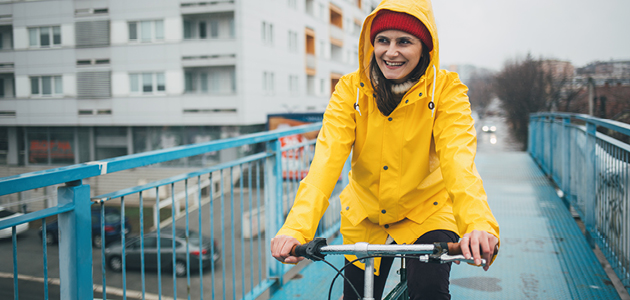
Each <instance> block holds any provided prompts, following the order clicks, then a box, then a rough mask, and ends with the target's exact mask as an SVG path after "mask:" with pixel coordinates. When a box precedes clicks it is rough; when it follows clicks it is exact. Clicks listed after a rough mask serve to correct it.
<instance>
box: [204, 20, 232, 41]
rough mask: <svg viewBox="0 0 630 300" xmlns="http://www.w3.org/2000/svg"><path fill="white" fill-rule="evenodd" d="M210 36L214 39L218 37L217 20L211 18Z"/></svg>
mask: <svg viewBox="0 0 630 300" xmlns="http://www.w3.org/2000/svg"><path fill="white" fill-rule="evenodd" d="M232 20H233V19H232ZM210 36H211V37H212V38H213V39H216V38H218V37H219V21H217V20H211V21H210ZM231 36H234V35H233V34H231Z"/></svg>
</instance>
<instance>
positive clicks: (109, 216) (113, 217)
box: [105, 213, 120, 224]
mask: <svg viewBox="0 0 630 300" xmlns="http://www.w3.org/2000/svg"><path fill="white" fill-rule="evenodd" d="M112 223H120V214H117V213H106V214H105V224H112Z"/></svg>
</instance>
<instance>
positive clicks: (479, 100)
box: [467, 70, 494, 117]
mask: <svg viewBox="0 0 630 300" xmlns="http://www.w3.org/2000/svg"><path fill="white" fill-rule="evenodd" d="M493 82H494V74H493V73H491V72H490V71H488V70H478V71H475V72H474V73H473V74H472V75H471V76H470V81H469V83H468V84H467V85H468V98H469V99H470V104H471V106H472V108H473V109H474V110H475V111H477V113H479V115H480V116H481V117H483V115H484V114H485V112H486V109H487V107H488V105H489V104H490V102H491V101H492V98H494V90H493V88H494V87H493Z"/></svg>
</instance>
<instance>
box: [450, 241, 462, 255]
mask: <svg viewBox="0 0 630 300" xmlns="http://www.w3.org/2000/svg"><path fill="white" fill-rule="evenodd" d="M448 254H449V255H458V254H462V247H461V246H460V245H459V243H448Z"/></svg>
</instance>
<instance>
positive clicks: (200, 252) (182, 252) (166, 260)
mask: <svg viewBox="0 0 630 300" xmlns="http://www.w3.org/2000/svg"><path fill="white" fill-rule="evenodd" d="M173 239H175V265H173ZM140 242H141V239H140V237H139V236H137V237H134V238H131V239H129V241H127V243H126V245H125V265H126V267H127V269H140V268H141V267H142V265H141V254H142V251H141V244H140ZM157 245H158V238H157V232H151V233H147V234H145V235H144V266H145V269H151V270H158V249H157ZM159 245H160V252H159V253H160V261H161V266H160V267H161V268H162V270H173V269H175V274H176V275H177V276H186V231H185V229H180V228H176V233H175V235H174V236H173V232H172V229H171V228H167V229H162V231H160V239H159ZM211 247H212V248H211ZM188 249H189V254H190V255H189V256H188V257H190V267H191V271H192V270H198V269H199V260H201V262H202V265H203V268H204V269H205V268H206V267H208V268H209V266H210V263H211V262H212V261H215V262H216V261H217V260H218V259H219V256H220V253H219V249H218V247H217V245H216V243H215V242H214V241H213V240H211V239H210V238H208V237H205V236H204V237H202V240H201V242H200V241H199V233H197V232H195V231H192V230H190V231H189V235H188ZM212 249H214V250H212ZM122 250H123V247H122V245H121V244H120V243H115V244H112V245H109V246H107V248H105V260H106V261H107V266H108V267H109V268H110V269H111V270H112V271H115V272H120V271H121V270H122ZM212 254H213V256H212V257H211V255H212Z"/></svg>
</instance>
